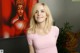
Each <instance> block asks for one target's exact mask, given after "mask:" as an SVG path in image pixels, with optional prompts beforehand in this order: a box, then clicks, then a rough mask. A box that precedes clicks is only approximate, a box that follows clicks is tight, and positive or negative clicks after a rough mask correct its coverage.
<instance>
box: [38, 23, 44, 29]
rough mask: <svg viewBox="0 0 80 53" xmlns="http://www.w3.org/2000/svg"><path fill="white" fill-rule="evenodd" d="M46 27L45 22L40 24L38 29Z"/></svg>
mask: <svg viewBox="0 0 80 53" xmlns="http://www.w3.org/2000/svg"><path fill="white" fill-rule="evenodd" d="M44 26H45V22H42V23H38V24H37V28H38V29H44Z"/></svg>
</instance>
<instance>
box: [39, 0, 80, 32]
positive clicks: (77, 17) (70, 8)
mask: <svg viewBox="0 0 80 53" xmlns="http://www.w3.org/2000/svg"><path fill="white" fill-rule="evenodd" d="M39 2H43V3H46V4H47V5H48V6H49V8H50V10H51V13H52V16H53V18H54V20H55V22H56V25H57V26H58V27H62V26H63V24H64V23H65V22H66V21H68V22H69V23H70V24H71V25H72V26H73V28H72V29H73V31H74V32H77V31H80V24H79V23H80V2H72V0H39Z"/></svg>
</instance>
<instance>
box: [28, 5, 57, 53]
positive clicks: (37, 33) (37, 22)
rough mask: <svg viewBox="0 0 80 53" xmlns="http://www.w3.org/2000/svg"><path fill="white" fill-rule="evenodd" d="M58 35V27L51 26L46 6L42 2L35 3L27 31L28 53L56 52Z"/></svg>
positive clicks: (51, 20)
mask: <svg viewBox="0 0 80 53" xmlns="http://www.w3.org/2000/svg"><path fill="white" fill-rule="evenodd" d="M58 35H59V28H58V27H57V26H53V19H52V16H51V13H50V10H49V8H48V6H47V5H46V4H44V3H37V4H35V5H34V7H33V9H32V14H31V18H30V28H29V29H28V31H27V40H28V44H29V48H30V53H58V51H57V47H56V41H57V38H58Z"/></svg>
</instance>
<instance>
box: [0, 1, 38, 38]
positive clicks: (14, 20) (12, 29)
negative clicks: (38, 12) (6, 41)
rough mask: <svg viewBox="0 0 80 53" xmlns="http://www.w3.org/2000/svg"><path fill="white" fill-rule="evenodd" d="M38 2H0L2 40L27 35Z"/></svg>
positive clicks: (0, 33) (0, 35) (0, 34)
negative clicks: (32, 12)
mask: <svg viewBox="0 0 80 53" xmlns="http://www.w3.org/2000/svg"><path fill="white" fill-rule="evenodd" d="M37 2H38V0H0V6H1V8H0V10H1V12H0V14H1V15H0V38H14V37H17V36H23V35H25V34H26V31H27V29H28V27H29V20H30V14H31V10H32V7H33V6H34V4H35V3H37Z"/></svg>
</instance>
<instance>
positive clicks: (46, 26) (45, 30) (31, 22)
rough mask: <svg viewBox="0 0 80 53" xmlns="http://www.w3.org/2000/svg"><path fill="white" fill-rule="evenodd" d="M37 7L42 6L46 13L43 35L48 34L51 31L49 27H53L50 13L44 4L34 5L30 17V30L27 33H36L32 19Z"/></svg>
mask: <svg viewBox="0 0 80 53" xmlns="http://www.w3.org/2000/svg"><path fill="white" fill-rule="evenodd" d="M39 5H42V6H43V7H44V9H45V11H46V15H47V18H46V21H45V22H46V23H45V27H44V29H43V30H44V32H45V33H48V32H49V30H50V29H51V26H52V25H53V19H52V15H51V12H50V10H49V8H48V6H47V5H46V4H44V3H36V4H35V5H34V7H33V9H32V14H31V17H30V28H29V29H28V33H36V22H35V19H34V14H35V12H36V7H37V6H39Z"/></svg>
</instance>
